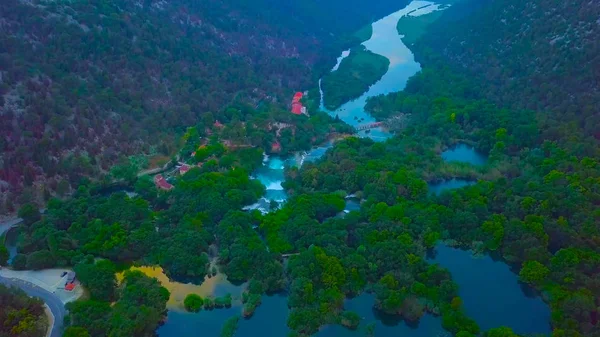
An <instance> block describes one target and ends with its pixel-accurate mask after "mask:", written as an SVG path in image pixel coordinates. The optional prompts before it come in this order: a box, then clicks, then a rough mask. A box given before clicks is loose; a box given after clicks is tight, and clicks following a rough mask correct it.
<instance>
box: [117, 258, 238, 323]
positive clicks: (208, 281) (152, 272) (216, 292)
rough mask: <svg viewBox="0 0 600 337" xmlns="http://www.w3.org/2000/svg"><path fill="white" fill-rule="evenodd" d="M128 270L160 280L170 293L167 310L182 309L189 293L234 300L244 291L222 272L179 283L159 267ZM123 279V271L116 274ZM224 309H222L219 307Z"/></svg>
mask: <svg viewBox="0 0 600 337" xmlns="http://www.w3.org/2000/svg"><path fill="white" fill-rule="evenodd" d="M129 270H138V271H141V272H142V273H144V274H146V275H147V276H149V277H155V278H156V279H157V280H158V281H160V283H161V285H162V286H163V287H165V288H167V290H169V292H170V293H171V296H170V297H169V301H168V302H167V309H169V311H170V312H171V311H184V310H185V309H184V307H183V300H184V299H185V297H186V296H187V295H189V294H192V293H193V294H198V295H200V296H201V297H209V296H212V297H222V296H225V295H227V294H231V296H232V298H233V300H234V302H235V301H236V300H238V302H239V299H241V296H242V292H243V291H244V289H245V287H246V285H245V284H242V285H234V284H232V283H231V282H229V281H228V280H227V277H226V276H225V275H224V274H221V273H217V275H215V276H213V277H208V276H206V277H205V278H204V282H202V284H200V285H197V284H193V283H181V282H177V281H172V280H170V279H169V277H168V276H167V275H166V274H165V273H164V272H163V269H162V268H161V267H150V266H144V267H131V268H129ZM122 279H123V273H118V274H117V280H118V281H119V282H121V280H122ZM219 310H224V309H219Z"/></svg>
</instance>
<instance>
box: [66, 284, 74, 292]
mask: <svg viewBox="0 0 600 337" xmlns="http://www.w3.org/2000/svg"><path fill="white" fill-rule="evenodd" d="M73 289H75V283H69V284H67V285H66V286H65V290H68V291H71V290H73Z"/></svg>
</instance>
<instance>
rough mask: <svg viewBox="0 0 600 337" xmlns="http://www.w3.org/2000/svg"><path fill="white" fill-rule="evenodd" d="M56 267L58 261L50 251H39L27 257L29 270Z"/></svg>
mask: <svg viewBox="0 0 600 337" xmlns="http://www.w3.org/2000/svg"><path fill="white" fill-rule="evenodd" d="M54 266H56V259H55V258H54V256H53V255H52V253H50V251H48V250H39V251H37V252H33V253H31V254H29V255H27V269H34V270H39V269H46V268H51V267H54Z"/></svg>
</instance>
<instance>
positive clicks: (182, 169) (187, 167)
mask: <svg viewBox="0 0 600 337" xmlns="http://www.w3.org/2000/svg"><path fill="white" fill-rule="evenodd" d="M190 169H191V167H190V165H188V164H183V165H181V167H180V168H179V174H186V173H187V172H188V171H189V170H190Z"/></svg>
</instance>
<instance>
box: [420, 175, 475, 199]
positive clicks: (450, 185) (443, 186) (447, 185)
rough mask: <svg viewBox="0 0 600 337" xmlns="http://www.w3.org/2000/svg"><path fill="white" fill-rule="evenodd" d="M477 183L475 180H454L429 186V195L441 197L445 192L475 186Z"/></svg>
mask: <svg viewBox="0 0 600 337" xmlns="http://www.w3.org/2000/svg"><path fill="white" fill-rule="evenodd" d="M476 183H477V182H476V181H473V180H467V179H460V178H453V179H449V180H442V181H438V182H434V183H429V184H427V186H428V188H429V193H432V194H435V195H440V194H442V193H443V192H444V191H448V190H453V189H456V188H461V187H465V186H470V185H475V184H476Z"/></svg>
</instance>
